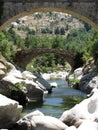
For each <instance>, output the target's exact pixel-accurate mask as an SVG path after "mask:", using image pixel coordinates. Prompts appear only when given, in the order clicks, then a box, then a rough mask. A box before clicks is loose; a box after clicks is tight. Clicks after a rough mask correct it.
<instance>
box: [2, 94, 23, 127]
mask: <svg viewBox="0 0 98 130" xmlns="http://www.w3.org/2000/svg"><path fill="white" fill-rule="evenodd" d="M21 112H22V106H20V105H19V103H18V102H16V101H14V100H12V99H9V98H7V97H5V96H4V95H1V94H0V128H1V129H3V128H9V127H10V126H11V125H12V124H14V123H15V122H16V121H18V120H19V118H20V114H21Z"/></svg>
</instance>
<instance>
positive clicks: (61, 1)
mask: <svg viewBox="0 0 98 130" xmlns="http://www.w3.org/2000/svg"><path fill="white" fill-rule="evenodd" d="M1 2H3V4H1V6H0V9H1V11H0V12H1V14H0V25H1V28H0V30H2V29H3V28H5V27H7V26H8V25H9V24H10V23H11V22H13V21H15V20H16V19H18V18H21V17H23V16H26V15H29V14H31V13H34V12H41V11H58V12H64V13H69V14H71V15H73V16H75V17H77V18H80V19H82V20H84V21H86V22H87V23H89V24H90V25H92V26H93V27H95V29H96V30H98V0H0V3H1Z"/></svg>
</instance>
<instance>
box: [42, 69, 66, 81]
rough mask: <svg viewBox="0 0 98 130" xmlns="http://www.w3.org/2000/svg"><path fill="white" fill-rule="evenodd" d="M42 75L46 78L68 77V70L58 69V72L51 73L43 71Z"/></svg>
mask: <svg viewBox="0 0 98 130" xmlns="http://www.w3.org/2000/svg"><path fill="white" fill-rule="evenodd" d="M41 75H42V77H43V78H44V79H45V80H51V79H66V76H67V75H68V72H66V71H56V72H51V73H42V74H41Z"/></svg>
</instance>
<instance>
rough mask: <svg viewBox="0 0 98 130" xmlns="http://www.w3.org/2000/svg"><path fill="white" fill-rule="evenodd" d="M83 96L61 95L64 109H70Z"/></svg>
mask: <svg viewBox="0 0 98 130" xmlns="http://www.w3.org/2000/svg"><path fill="white" fill-rule="evenodd" d="M84 98H85V97H82V96H80V97H77V96H66V97H65V96H64V97H63V103H62V104H63V105H64V106H65V109H66V110H69V109H71V108H72V107H73V106H74V105H76V104H78V103H80V102H81V101H82V100H83V99H84Z"/></svg>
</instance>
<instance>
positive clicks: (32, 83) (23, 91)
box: [0, 62, 44, 105]
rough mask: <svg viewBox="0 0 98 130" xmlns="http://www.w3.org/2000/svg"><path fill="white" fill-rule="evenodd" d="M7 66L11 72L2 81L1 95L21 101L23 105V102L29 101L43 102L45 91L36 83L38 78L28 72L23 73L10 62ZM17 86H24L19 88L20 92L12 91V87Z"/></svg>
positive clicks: (0, 85)
mask: <svg viewBox="0 0 98 130" xmlns="http://www.w3.org/2000/svg"><path fill="white" fill-rule="evenodd" d="M7 64H8V65H9V66H10V68H11V70H10V71H9V72H8V73H7V75H6V76H5V77H3V78H2V80H1V81H0V93H2V94H4V95H6V96H8V97H11V98H13V99H14V100H17V101H19V102H20V103H21V104H22V102H23V103H24V102H26V101H27V99H29V101H31V100H37V101H42V100H43V95H44V90H43V89H42V88H41V87H40V86H39V84H38V83H37V82H36V80H37V77H36V76H34V75H33V74H32V73H30V72H28V71H23V72H21V71H20V69H17V68H15V66H14V65H13V64H11V63H9V62H7ZM16 84H23V86H22V88H19V90H18V92H17V91H16V92H15V91H13V90H12V91H11V89H10V86H12V85H16ZM13 93H14V94H13ZM26 96H27V97H26ZM22 105H23V104H22Z"/></svg>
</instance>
